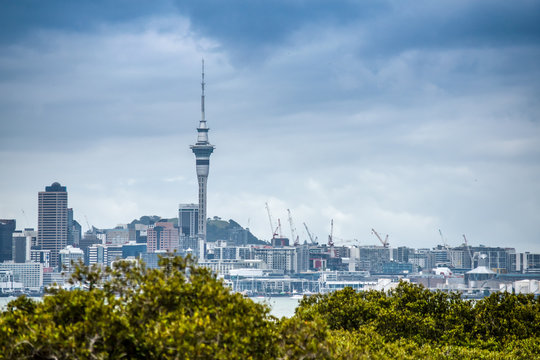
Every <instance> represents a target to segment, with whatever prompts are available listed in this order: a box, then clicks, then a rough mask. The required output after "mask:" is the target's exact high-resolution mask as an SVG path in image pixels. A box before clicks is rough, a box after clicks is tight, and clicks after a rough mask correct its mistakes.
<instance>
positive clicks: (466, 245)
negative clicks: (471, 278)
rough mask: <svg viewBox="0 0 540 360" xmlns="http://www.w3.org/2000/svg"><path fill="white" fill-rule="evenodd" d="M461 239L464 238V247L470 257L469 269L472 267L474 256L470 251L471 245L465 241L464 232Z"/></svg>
mask: <svg viewBox="0 0 540 360" xmlns="http://www.w3.org/2000/svg"><path fill="white" fill-rule="evenodd" d="M463 240H465V247H466V248H467V253H468V254H469V257H470V258H471V269H472V268H473V267H474V260H473V258H474V256H473V254H472V251H471V247H470V246H469V242H468V241H467V237H466V236H465V234H463Z"/></svg>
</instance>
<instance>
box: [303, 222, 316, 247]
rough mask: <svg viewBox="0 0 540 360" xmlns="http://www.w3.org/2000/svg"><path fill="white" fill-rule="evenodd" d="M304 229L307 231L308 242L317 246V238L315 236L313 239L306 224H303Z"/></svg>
mask: <svg viewBox="0 0 540 360" xmlns="http://www.w3.org/2000/svg"><path fill="white" fill-rule="evenodd" d="M304 227H305V228H306V231H307V234H308V236H309V240H310V241H311V243H312V244H314V245H317V236H315V239H313V235H312V234H311V233H310V232H309V229H308V227H307V225H306V223H304Z"/></svg>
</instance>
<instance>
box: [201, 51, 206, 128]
mask: <svg viewBox="0 0 540 360" xmlns="http://www.w3.org/2000/svg"><path fill="white" fill-rule="evenodd" d="M201 89H202V93H201V121H202V122H204V121H206V119H205V116H204V58H203V59H202V81H201Z"/></svg>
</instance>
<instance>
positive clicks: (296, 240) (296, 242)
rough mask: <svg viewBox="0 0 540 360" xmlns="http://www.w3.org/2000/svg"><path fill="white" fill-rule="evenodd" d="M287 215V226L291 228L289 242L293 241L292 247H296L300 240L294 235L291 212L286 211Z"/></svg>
mask: <svg viewBox="0 0 540 360" xmlns="http://www.w3.org/2000/svg"><path fill="white" fill-rule="evenodd" d="M287 213H288V214H289V225H290V226H291V236H292V237H291V240H293V241H294V246H298V244H300V239H299V237H298V235H296V228H295V227H294V223H293V219H292V215H291V210H289V209H287Z"/></svg>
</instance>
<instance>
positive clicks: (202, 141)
mask: <svg viewBox="0 0 540 360" xmlns="http://www.w3.org/2000/svg"><path fill="white" fill-rule="evenodd" d="M204 85H205V82H204V59H203V60H202V81H201V88H202V93H201V120H200V121H199V127H198V128H197V143H196V144H195V145H191V146H190V148H191V150H192V151H193V153H194V154H195V166H196V169H197V181H198V183H199V218H198V221H197V223H198V224H197V225H198V229H197V237H198V245H199V249H198V256H199V258H200V259H204V257H205V247H206V183H207V180H208V171H209V170H210V155H211V154H212V152H213V151H214V149H215V146H214V145H212V144H210V142H209V141H208V130H210V129H209V128H208V126H207V125H206V118H205V113H204Z"/></svg>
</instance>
